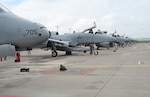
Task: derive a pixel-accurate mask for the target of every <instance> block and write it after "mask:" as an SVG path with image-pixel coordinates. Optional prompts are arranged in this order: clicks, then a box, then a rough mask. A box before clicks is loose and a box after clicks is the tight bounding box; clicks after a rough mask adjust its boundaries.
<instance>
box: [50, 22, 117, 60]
mask: <svg viewBox="0 0 150 97" xmlns="http://www.w3.org/2000/svg"><path fill="white" fill-rule="evenodd" d="M94 28H96V24H95V23H94V26H93V27H90V28H88V29H85V30H84V31H82V32H75V33H67V34H63V35H58V32H57V33H55V35H54V33H52V32H51V38H52V39H55V40H59V41H64V42H68V44H69V46H62V45H61V46H60V45H57V44H56V43H54V44H55V45H56V48H55V49H56V50H60V51H66V54H67V55H70V54H71V52H72V51H86V50H89V49H86V48H81V47H80V46H79V45H81V44H93V43H94V44H95V43H102V42H107V41H115V40H114V38H110V37H109V36H107V35H100V34H94V33H93V30H92V29H94ZM85 32H88V33H85ZM51 46H52V45H51ZM56 50H55V51H56ZM52 56H53V57H56V56H57V52H55V53H53V54H52Z"/></svg>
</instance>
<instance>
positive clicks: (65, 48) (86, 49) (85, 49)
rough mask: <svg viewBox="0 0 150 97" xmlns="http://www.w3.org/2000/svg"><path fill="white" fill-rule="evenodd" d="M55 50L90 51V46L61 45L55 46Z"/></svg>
mask: <svg viewBox="0 0 150 97" xmlns="http://www.w3.org/2000/svg"><path fill="white" fill-rule="evenodd" d="M56 48H57V50H59V51H78V52H82V51H90V48H87V47H81V46H75V47H62V46H56Z"/></svg>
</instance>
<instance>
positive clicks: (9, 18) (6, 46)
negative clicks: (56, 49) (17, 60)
mask: <svg viewBox="0 0 150 97" xmlns="http://www.w3.org/2000/svg"><path fill="white" fill-rule="evenodd" d="M52 42H55V43H57V44H59V45H62V46H68V43H66V42H63V41H59V40H55V39H50V38H49V31H48V30H47V28H46V27H45V26H43V25H41V24H39V23H35V22H32V21H29V20H26V19H23V18H21V17H19V16H17V15H15V14H13V13H12V12H11V11H9V10H8V9H7V8H5V7H4V6H3V5H1V4H0V57H6V56H11V55H15V53H16V51H25V50H32V48H37V47H39V48H42V47H43V46H44V47H49V45H50V44H51V43H52ZM52 53H53V52H52Z"/></svg>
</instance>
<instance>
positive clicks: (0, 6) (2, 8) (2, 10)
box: [0, 4, 10, 13]
mask: <svg viewBox="0 0 150 97" xmlns="http://www.w3.org/2000/svg"><path fill="white" fill-rule="evenodd" d="M1 12H10V11H9V10H8V9H7V8H5V7H4V6H3V5H1V4H0V13H1Z"/></svg>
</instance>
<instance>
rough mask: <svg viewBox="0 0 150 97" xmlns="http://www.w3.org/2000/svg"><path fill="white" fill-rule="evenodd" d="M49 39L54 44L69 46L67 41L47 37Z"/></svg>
mask: <svg viewBox="0 0 150 97" xmlns="http://www.w3.org/2000/svg"><path fill="white" fill-rule="evenodd" d="M49 41H51V42H54V43H55V45H56V46H63V47H69V42H68V41H60V40H56V39H52V38H49Z"/></svg>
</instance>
